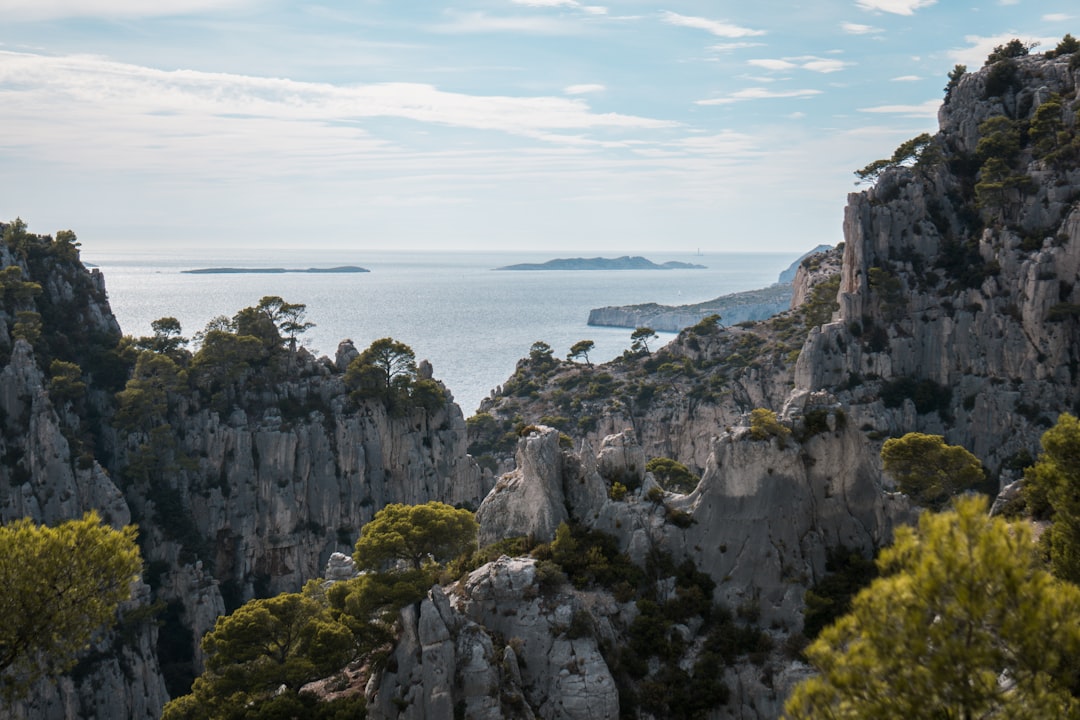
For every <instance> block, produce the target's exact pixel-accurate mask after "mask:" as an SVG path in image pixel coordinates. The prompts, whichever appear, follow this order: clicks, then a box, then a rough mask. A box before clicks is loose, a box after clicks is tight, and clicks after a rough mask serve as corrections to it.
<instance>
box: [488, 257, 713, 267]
mask: <svg viewBox="0 0 1080 720" xmlns="http://www.w3.org/2000/svg"><path fill="white" fill-rule="evenodd" d="M495 269H496V270H704V269H705V266H704V265H695V264H694V263H685V262H676V261H674V260H672V261H669V262H666V263H661V264H659V265H658V264H657V263H654V262H653V261H652V260H648V259H646V258H643V257H641V256H637V255H635V256H634V257H630V256H629V255H623V256H622V257H617V258H601V257H596V258H556V259H555V260H548V261H547V262H545V263H521V264H519V265H507V266H505V267H499V268H495Z"/></svg>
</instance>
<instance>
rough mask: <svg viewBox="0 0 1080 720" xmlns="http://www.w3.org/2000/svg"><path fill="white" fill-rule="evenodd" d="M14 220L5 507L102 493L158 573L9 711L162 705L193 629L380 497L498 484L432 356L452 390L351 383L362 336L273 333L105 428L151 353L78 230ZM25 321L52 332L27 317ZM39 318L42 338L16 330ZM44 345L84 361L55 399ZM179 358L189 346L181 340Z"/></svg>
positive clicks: (97, 503)
mask: <svg viewBox="0 0 1080 720" xmlns="http://www.w3.org/2000/svg"><path fill="white" fill-rule="evenodd" d="M0 230H2V228H0ZM20 237H21V239H19V240H18V241H17V242H13V243H12V244H10V245H9V244H7V243H4V244H3V245H2V246H0V261H2V263H3V266H4V267H6V268H10V267H16V268H18V272H14V271H11V272H9V273H7V274H5V288H4V293H3V297H2V303H0V429H2V432H0V454H2V456H3V458H4V462H3V463H2V464H0V520H3V521H8V520H11V519H13V518H18V517H30V518H32V519H34V520H35V521H37V522H43V523H47V524H55V523H57V522H60V521H62V520H64V519H68V518H72V517H79V516H81V515H82V514H83V513H84V512H85V511H87V510H90V509H94V510H97V511H98V512H99V514H101V515H102V516H103V517H104V518H106V519H107V520H109V521H110V522H112V523H114V524H117V525H123V524H127V523H129V522H137V523H138V524H139V527H140V535H141V542H140V546H141V549H142V551H143V556H144V561H145V563H146V566H145V567H146V568H147V569H148V571H147V573H146V577H147V582H148V585H147V586H144V591H145V592H144V595H143V596H142V599H141V600H140V601H139V603H137V604H136V605H135V606H134V609H133V610H132V612H130V613H127V614H126V615H125V614H124V613H122V614H121V621H120V622H121V628H122V630H121V631H117V632H116V633H114V634H110V635H108V636H107V637H105V638H104V639H103V640H102V641H101V644H100V646H98V647H95V648H94V649H93V650H92V651H91V652H90V653H89V654H88V655H87V658H86V659H85V660H84V661H83V662H82V663H81V664H80V666H79V667H78V669H77V671H76V672H75V673H73V674H72V675H71V676H69V677H66V678H62V679H61V680H60V681H59V682H58V683H56V684H55V685H49V684H42V685H41V686H40V688H39V689H37V690H36V691H35V693H34V694H33V695H32V696H31V697H30V698H29V699H28V700H27V701H26V703H25V704H20V705H14V706H8V707H4V708H3V709H2V711H0V714H10V713H15V714H16V716H26V717H34V718H43V719H44V720H53V719H54V718H55V719H56V720H60V719H61V718H65V719H67V718H83V717H87V718H89V717H148V718H149V717H157V716H158V715H159V714H160V711H161V707H162V705H163V704H164V702H165V701H166V700H167V699H168V695H169V693H168V692H167V690H166V682H165V680H164V677H163V676H165V677H168V678H171V680H170V681H171V682H172V683H173V685H172V686H171V687H170V689H171V690H172V691H173V692H174V693H181V692H185V691H186V689H187V688H186V685H185V682H190V678H191V673H192V672H198V671H199V669H200V668H201V665H202V660H201V654H200V650H199V648H198V641H199V639H200V638H201V637H202V635H203V634H205V632H206V631H208V630H209V629H210V628H212V627H213V626H214V623H215V621H216V619H217V618H218V617H219V616H220V615H222V614H223V613H225V612H226V611H227V610H229V609H231V608H233V607H235V606H236V605H238V604H240V603H241V602H243V601H244V600H246V599H249V598H251V597H253V596H255V595H257V594H258V595H265V594H267V593H276V592H283V591H296V590H299V589H300V587H301V585H302V584H303V583H304V582H305V581H306V580H308V579H311V578H314V577H318V576H319V575H320V574H321V572H322V569H323V567H324V566H326V564H327V561H328V560H329V559H330V558H331V557H332V555H333V553H335V552H337V551H346V552H351V550H352V545H353V543H354V542H355V540H356V538H357V537H358V535H359V532H360V528H361V527H362V526H363V524H364V523H366V522H367V521H368V520H370V519H371V517H372V516H373V515H374V513H375V512H377V511H378V510H379V509H380V508H381V507H382V506H384V505H385V504H388V503H391V502H403V503H422V502H426V501H428V500H432V499H437V500H442V501H444V502H447V503H451V504H455V505H459V506H472V507H475V506H477V505H478V504H479V503H480V500H481V499H482V498H483V497H484V495H485V494H486V492H487V490H488V489H489V488H490V485H491V481H490V479H489V478H487V477H485V476H484V475H482V474H481V472H480V470H479V468H478V467H477V465H476V464H475V462H473V461H472V459H471V458H470V457H469V456H468V455H467V453H466V449H465V423H464V419H463V417H462V415H461V411H460V409H459V408H458V407H457V406H456V405H454V404H453V402H452V396H451V395H450V394H449V392H448V391H446V389H445V388H443V387H442V386H441V384H439V383H437V382H434V381H433V380H432V369H431V366H430V364H428V363H421V364H420V366H419V367H418V379H419V380H421V381H425V382H427V383H429V385H428V386H427V388H428V390H429V396H430V397H438V396H440V395H441V396H442V397H443V398H444V400H445V401H444V402H441V403H438V402H432V401H430V400H428V401H426V402H425V404H424V405H423V406H422V407H421V406H420V405H419V404H416V406H411V405H410V406H409V407H395V408H393V409H391V408H390V407H389V406H388V404H384V403H383V402H382V401H380V400H378V399H373V400H353V399H350V398H349V395H348V392H347V388H346V387H345V384H344V380H343V374H344V371H345V369H346V368H347V366H348V364H349V363H350V362H351V361H352V360H353V359H354V358H355V357H357V356H358V354H359V353H358V352H357V351H356V349H355V347H353V346H352V344H351V343H349V342H345V343H343V344H342V346H341V347H340V348H339V350H338V353H337V357H336V359H335V361H331V360H329V359H326V358H322V359H315V358H314V357H312V356H311V355H310V354H309V353H308V352H307V351H306V350H304V349H303V348H299V349H297V350H292V349H288V348H286V347H284V346H278V347H276V348H273V350H272V352H270V354H269V355H264V356H263V359H262V360H260V361H259V362H258V363H255V364H253V365H252V366H251V369H249V370H247V371H246V372H247V380H246V381H245V382H242V383H236V384H234V385H232V386H228V385H222V384H220V383H219V384H218V385H213V386H212V385H208V384H204V385H199V386H196V385H191V386H188V385H186V384H184V383H180V384H179V385H178V386H173V387H171V388H170V390H169V395H168V396H166V395H164V394H162V396H161V398H160V399H159V400H156V401H155V404H153V405H152V406H151V408H150V412H151V413H152V414H150V415H147V416H146V418H145V422H141V423H134V424H130V425H121V424H119V423H118V426H113V425H111V423H110V418H112V416H113V414H114V413H115V411H116V402H117V401H116V398H115V392H116V390H117V389H118V388H119V387H123V382H124V379H125V378H124V374H125V373H127V372H128V371H129V370H130V368H131V363H132V361H133V358H134V356H135V355H136V354H137V353H138V350H137V349H136V347H132V346H131V345H124V346H123V348H124V350H123V352H124V353H126V355H123V356H122V354H121V352H119V351H118V345H117V343H118V341H119V339H120V333H119V328H118V327H117V325H116V321H115V319H114V318H113V317H112V314H111V312H110V311H109V308H108V303H107V301H106V300H105V292H104V285H103V281H102V278H101V275H100V274H99V273H89V272H87V271H86V270H85V268H83V267H82V266H81V265H80V264H79V263H78V260H77V250H76V249H75V248H74V246H72V245H70V244H64V243H60V242H55V241H53V240H52V239H51V238H47V237H46V238H42V237H39V236H33V235H29V234H26V235H25V236H20ZM20 313H22V314H20ZM28 318H32V319H33V321H34V322H35V323H37V322H40V333H39V334H37V335H35V334H34V330H33V329H32V328H31V329H30V330H28V329H27V327H31V326H25V327H24V326H17V323H19V322H23V323H24V325H25V323H26V322H27V321H28ZM27 335H28V336H31V337H32V344H31V342H28V341H27V340H26V339H16V338H17V337H19V336H27ZM143 340H147V339H143ZM138 342H142V341H138ZM145 344H146V343H143V345H145ZM269 347H271V348H272V347H273V346H269ZM43 357H47V358H56V359H60V360H63V361H65V362H69V363H72V364H74V365H77V366H78V369H81V370H82V371H83V374H82V376H81V377H78V376H77V375H76V378H77V380H78V382H79V386H78V387H77V388H68V392H66V393H63V394H61V395H58V396H54V395H53V389H54V385H55V381H54V380H50V379H48V377H47V375H46V372H50V371H49V368H48V367H43V365H44V363H43V361H42V358H43ZM171 357H172V359H173V360H176V361H177V362H179V363H180V364H181V365H185V364H187V363H189V362H190V361H191V358H190V355H185V352H184V351H182V350H181V351H176V352H175V354H174V355H173V356H171ZM260 363H261V364H260ZM51 372H53V373H55V372H56V371H55V370H53V371H51ZM260 373H262V374H261V375H260ZM215 382H218V381H215ZM110 383H111V384H110ZM210 390H215V391H216V392H210ZM99 459H100V460H101V462H99V461H98V460H99ZM339 565H344V564H343V563H339ZM342 572H347V570H346V569H344V568H342ZM150 603H156V604H155V606H154V607H155V608H156V609H155V610H154V611H153V612H149V610H148V607H147V606H148V605H149V604H150ZM162 608H164V609H163V610H162ZM159 611H160V618H161V619H162V620H163V622H164V623H165V624H166V626H165V628H164V629H163V630H162V632H161V633H159V632H158V627H157V624H156V622H155V621H154V617H153V616H154V615H155V614H156V613H158V612H159ZM148 613H149V614H148ZM129 615H130V617H132V618H135V617H144V616H146V617H145V620H143V621H139V622H138V623H135V622H134V621H133V620H132V621H130V622H128V621H125V619H124V618H125V617H127V616H129ZM125 622H128V624H127V625H125V624H124V623H125ZM159 657H160V658H162V661H161V662H159Z"/></svg>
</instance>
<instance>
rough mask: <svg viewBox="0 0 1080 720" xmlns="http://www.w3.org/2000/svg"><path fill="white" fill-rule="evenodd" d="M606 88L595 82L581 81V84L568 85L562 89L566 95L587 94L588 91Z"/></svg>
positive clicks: (601, 90) (592, 91) (593, 91)
mask: <svg viewBox="0 0 1080 720" xmlns="http://www.w3.org/2000/svg"><path fill="white" fill-rule="evenodd" d="M605 89H606V88H605V87H604V86H603V85H598V84H596V83H591V84H589V83H583V84H581V85H570V86H568V87H566V88H564V89H563V92H564V93H566V94H567V95H587V94H589V93H598V92H603V91H604V90H605Z"/></svg>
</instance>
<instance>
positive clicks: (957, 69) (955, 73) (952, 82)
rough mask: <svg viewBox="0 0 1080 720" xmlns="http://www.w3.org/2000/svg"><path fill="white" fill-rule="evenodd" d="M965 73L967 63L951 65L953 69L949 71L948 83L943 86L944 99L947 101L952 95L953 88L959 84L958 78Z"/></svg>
mask: <svg viewBox="0 0 1080 720" xmlns="http://www.w3.org/2000/svg"><path fill="white" fill-rule="evenodd" d="M966 74H967V65H961V64H960V63H957V64H956V65H954V66H953V69H952V70H950V71H949V84H948V85H946V86H945V101H946V102H948V101H949V98H950V97H952V93H953V90H955V89H956V86H957V85H959V84H960V78H962V77H964V75H966Z"/></svg>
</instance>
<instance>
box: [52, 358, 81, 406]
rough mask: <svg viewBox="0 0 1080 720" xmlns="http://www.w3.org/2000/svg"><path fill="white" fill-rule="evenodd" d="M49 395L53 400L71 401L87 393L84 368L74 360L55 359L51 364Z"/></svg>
mask: <svg viewBox="0 0 1080 720" xmlns="http://www.w3.org/2000/svg"><path fill="white" fill-rule="evenodd" d="M49 377H50V379H49V397H50V398H52V401H53V402H60V403H62V402H69V401H73V400H78V399H80V398H82V397H83V396H84V395H86V383H85V382H83V381H82V368H81V367H79V366H78V365H77V364H75V363H72V362H65V361H63V360H53V361H52V362H51V363H50V364H49Z"/></svg>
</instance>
